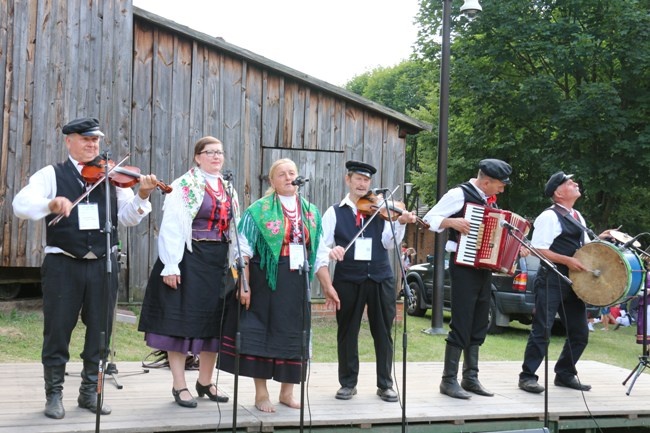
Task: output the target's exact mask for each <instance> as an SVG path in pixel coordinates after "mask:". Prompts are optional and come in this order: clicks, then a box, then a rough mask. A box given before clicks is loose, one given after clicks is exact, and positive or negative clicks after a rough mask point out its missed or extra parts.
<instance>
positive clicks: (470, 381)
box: [423, 159, 527, 399]
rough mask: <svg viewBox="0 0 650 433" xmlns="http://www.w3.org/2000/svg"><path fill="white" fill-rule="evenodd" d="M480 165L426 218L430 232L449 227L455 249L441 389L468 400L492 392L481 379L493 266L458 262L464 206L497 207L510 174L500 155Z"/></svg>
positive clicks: (449, 246) (452, 250) (448, 246)
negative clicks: (460, 373)
mask: <svg viewBox="0 0 650 433" xmlns="http://www.w3.org/2000/svg"><path fill="white" fill-rule="evenodd" d="M478 168H479V170H478V175H477V176H476V178H473V179H470V180H469V181H467V182H465V183H463V184H461V185H459V186H457V187H455V188H452V189H450V190H449V191H447V193H446V194H445V195H443V196H442V197H441V198H440V200H439V201H438V203H437V204H436V205H435V206H434V207H433V208H432V209H431V210H430V211H429V212H428V213H427V214H426V215H425V217H424V218H423V219H424V221H425V222H427V223H429V224H430V230H431V231H434V232H437V233H441V232H442V231H443V230H445V229H448V230H449V238H448V241H447V243H446V245H445V250H446V251H448V252H449V253H451V257H450V260H449V274H450V276H451V292H452V295H451V322H450V324H449V328H450V330H449V334H448V335H447V345H446V348H445V364H444V370H443V373H442V381H441V382H440V392H441V393H442V394H445V395H448V396H450V397H454V398H461V399H468V398H470V397H471V394H469V392H472V393H474V394H477V395H482V396H486V397H492V396H493V395H494V394H493V393H492V392H490V391H488V390H487V389H485V388H484V387H483V385H482V384H481V382H479V380H478V359H479V356H478V355H479V347H480V346H481V344H483V342H484V341H485V336H486V335H487V329H488V315H489V311H490V290H491V289H490V285H491V281H492V273H491V271H490V270H489V269H479V268H474V267H469V266H463V265H457V264H456V263H455V254H456V250H457V248H458V242H459V240H460V235H461V234H465V235H466V234H468V233H469V232H470V223H469V221H468V220H467V219H465V217H464V214H463V210H464V208H465V204H466V203H475V204H479V205H483V206H490V207H496V204H495V202H496V195H497V194H500V193H502V192H503V191H504V189H505V187H506V185H509V184H510V174H511V173H512V167H510V165H509V164H508V163H506V162H504V161H501V160H499V159H484V160H482V161H480V162H479V166H478ZM526 251H527V250H526ZM461 354H462V355H463V379H462V381H461V383H460V385H459V384H458V380H457V375H458V367H459V361H460V356H461ZM467 391H469V392H467Z"/></svg>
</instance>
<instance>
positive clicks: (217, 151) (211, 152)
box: [199, 150, 224, 158]
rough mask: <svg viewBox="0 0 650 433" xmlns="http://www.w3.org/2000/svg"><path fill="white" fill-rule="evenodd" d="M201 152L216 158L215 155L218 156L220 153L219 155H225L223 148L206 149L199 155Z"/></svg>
mask: <svg viewBox="0 0 650 433" xmlns="http://www.w3.org/2000/svg"><path fill="white" fill-rule="evenodd" d="M200 154H205V155H207V156H208V157H209V158H214V157H215V156H217V155H219V156H223V155H224V151H223V150H204V151H203V152H199V155H200Z"/></svg>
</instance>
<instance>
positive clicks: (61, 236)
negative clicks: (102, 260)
mask: <svg viewBox="0 0 650 433" xmlns="http://www.w3.org/2000/svg"><path fill="white" fill-rule="evenodd" d="M54 173H55V175H56V195H57V196H59V197H60V196H63V197H67V198H68V199H69V200H70V201H71V202H74V201H75V200H76V199H77V198H79V197H80V196H81V195H82V194H83V193H84V192H85V189H84V186H83V185H85V182H84V181H83V179H82V177H81V175H80V174H79V172H78V171H77V168H76V167H75V166H74V165H73V164H72V162H71V161H70V160H69V159H68V160H67V161H65V162H62V163H59V164H56V165H54ZM104 190H105V185H103V184H102V185H99V186H97V187H96V188H95V189H94V190H93V191H92V192H91V193H90V195H89V196H88V197H86V198H85V199H84V200H83V201H82V202H81V203H80V204H83V203H86V202H89V203H96V204H97V206H98V208H99V227H100V229H103V228H104V223H105V221H106V196H105V194H104ZM110 191H111V224H112V227H113V229H112V232H111V234H112V236H111V244H112V245H113V246H114V245H117V242H118V239H117V227H116V226H117V193H116V191H115V187H114V186H112V185H111V187H110ZM55 217H56V215H54V214H50V215H48V216H47V217H46V218H45V221H46V223H49V222H50V221H51V220H53V219H54V218H55ZM46 239H47V245H48V246H51V247H58V248H61V249H62V250H63V251H65V252H67V253H70V254H72V255H73V256H75V257H77V258H83V257H84V256H85V255H86V254H88V253H89V252H91V251H92V252H93V253H94V254H95V255H96V256H97V257H104V256H105V255H106V235H105V234H104V232H103V230H79V212H78V207H77V206H75V207H74V208H73V209H72V211H71V212H70V216H69V217H67V218H62V219H61V220H60V221H59V222H58V223H57V224H54V225H52V226H47V231H46Z"/></svg>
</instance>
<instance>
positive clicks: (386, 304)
mask: <svg viewBox="0 0 650 433" xmlns="http://www.w3.org/2000/svg"><path fill="white" fill-rule="evenodd" d="M345 167H346V168H347V170H348V172H347V174H346V176H345V183H346V185H347V187H348V190H349V191H348V194H347V195H346V196H345V198H344V199H343V200H341V202H340V203H338V204H335V205H333V206H330V207H329V208H328V209H327V211H326V212H325V214H324V215H323V239H322V241H321V243H320V246H319V249H318V257H317V259H316V265H315V269H316V276H317V277H318V279H319V281H320V283H321V286H322V287H323V292H324V295H325V299H326V306H327V307H328V308H336V323H337V325H338V331H337V348H338V363H339V383H340V384H341V388H340V389H339V390H338V391H337V392H336V398H337V399H340V400H349V399H351V398H352V396H353V395H355V394H356V393H357V389H356V385H357V380H358V376H359V351H358V340H359V330H360V327H361V318H362V316H363V311H364V308H366V306H367V314H368V324H369V325H370V330H371V333H372V336H373V339H374V340H375V344H374V346H375V357H376V360H377V395H378V396H379V397H380V398H381V399H382V400H384V401H389V402H395V401H397V393H396V392H395V391H394V390H393V379H392V376H391V365H392V362H393V339H392V337H391V329H392V324H393V321H394V319H395V287H394V285H395V284H394V277H393V271H392V270H391V267H390V262H389V260H388V250H390V249H393V248H395V245H398V244H399V243H400V242H401V240H402V238H403V237H404V231H405V224H406V223H414V222H415V221H416V217H415V215H414V214H412V213H411V212H406V211H403V212H402V213H401V215H400V216H399V218H397V221H396V222H389V221H385V220H383V219H381V218H379V217H376V218H372V215H363V214H362V212H360V208H359V206H357V205H358V203H359V200H360V199H361V198H362V197H364V196H366V194H367V193H368V191H369V190H370V182H371V180H372V176H373V175H374V174H375V173H376V172H377V169H376V168H375V167H373V166H372V165H370V164H367V163H364V162H360V161H348V162H347V163H346V164H345ZM371 218H372V219H371ZM391 225H392V227H391ZM393 231H394V233H395V235H394V236H395V239H393ZM355 237H356V239H355ZM353 240H354V243H353V244H352V245H350V244H351V243H352V241H353ZM346 247H350V248H348V249H347V251H346ZM330 260H336V261H337V263H336V267H335V270H334V281H333V282H332V280H331V279H330V274H329V269H328V264H329V261H330Z"/></svg>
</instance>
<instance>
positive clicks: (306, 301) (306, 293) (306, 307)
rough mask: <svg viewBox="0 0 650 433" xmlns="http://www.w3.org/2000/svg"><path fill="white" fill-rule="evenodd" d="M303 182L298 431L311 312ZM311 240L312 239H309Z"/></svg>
mask: <svg viewBox="0 0 650 433" xmlns="http://www.w3.org/2000/svg"><path fill="white" fill-rule="evenodd" d="M303 185H304V183H302V182H301V183H297V184H296V186H297V192H298V206H300V229H301V232H302V257H303V264H302V266H301V267H300V269H299V271H298V272H300V273H301V274H302V276H303V277H304V278H303V280H304V284H305V287H304V288H305V290H303V291H302V297H303V313H302V341H301V351H300V433H302V432H303V431H304V425H305V381H306V376H307V368H306V366H305V364H306V363H307V360H308V359H309V355H308V354H307V347H308V345H307V339H308V338H309V335H310V334H309V329H308V322H307V315H308V314H310V312H311V281H310V280H309V275H310V272H311V265H310V264H309V257H308V256H307V237H306V230H305V224H306V223H305V221H307V220H306V219H305V209H304V208H303V206H302V189H301V187H302V186H303ZM307 205H308V206H309V200H307ZM311 241H312V242H313V241H314V240H313V239H311Z"/></svg>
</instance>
